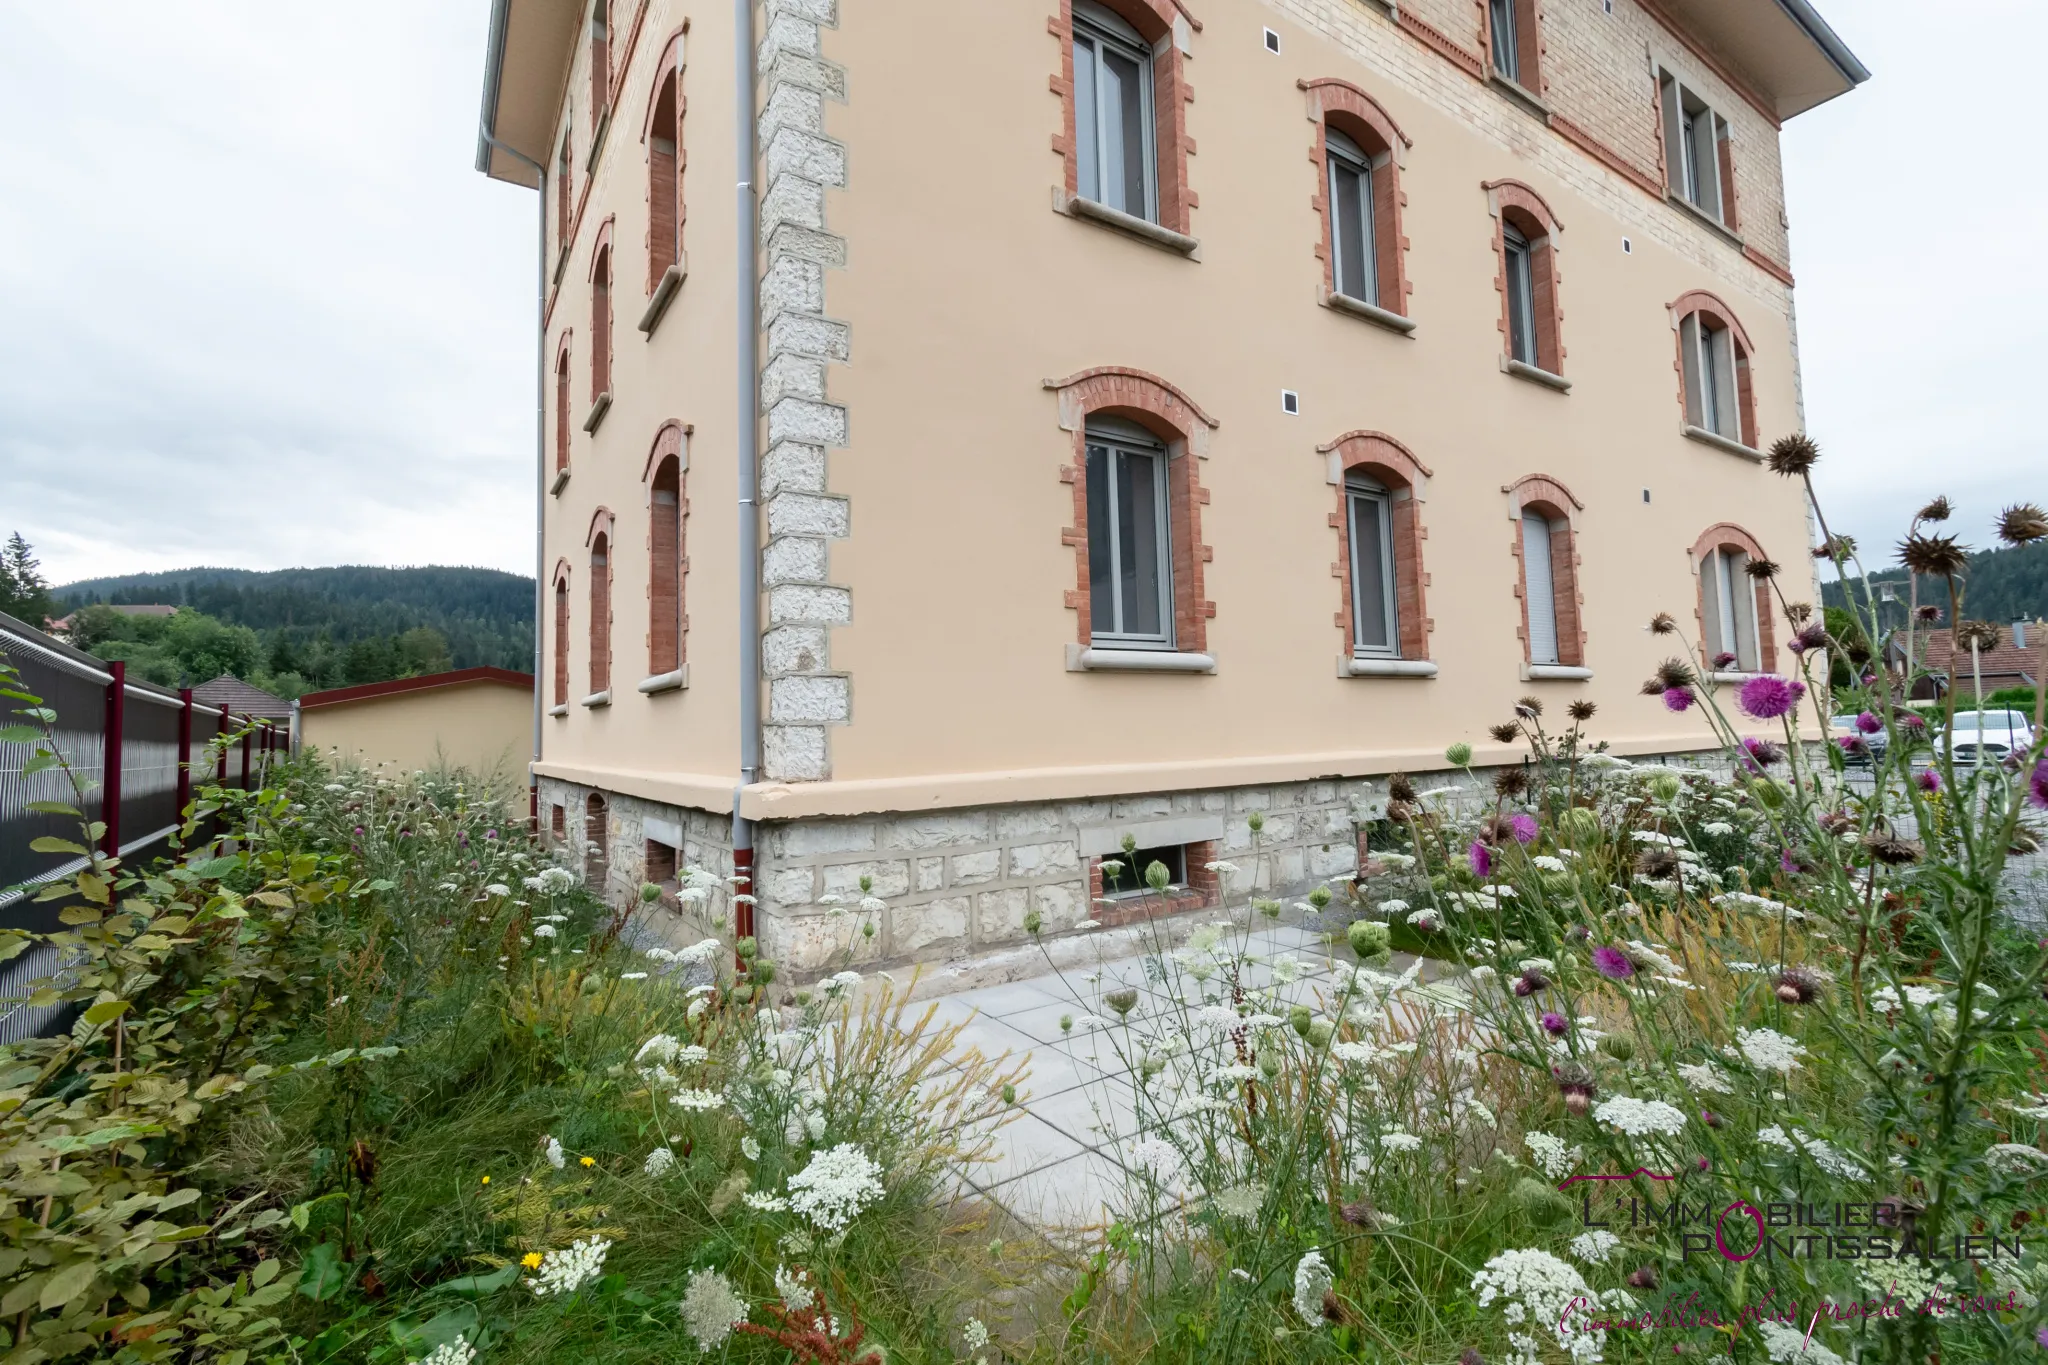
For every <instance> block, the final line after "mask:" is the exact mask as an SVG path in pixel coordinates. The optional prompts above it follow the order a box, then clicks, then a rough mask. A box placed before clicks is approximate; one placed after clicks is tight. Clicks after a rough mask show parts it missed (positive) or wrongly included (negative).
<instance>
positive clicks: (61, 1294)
mask: <svg viewBox="0 0 2048 1365" xmlns="http://www.w3.org/2000/svg"><path fill="white" fill-rule="evenodd" d="M99 1273H100V1264H99V1262H98V1261H72V1262H69V1263H68V1264H66V1265H63V1266H60V1267H58V1269H57V1273H56V1274H54V1275H52V1276H50V1278H49V1279H47V1280H45V1281H43V1292H42V1294H41V1295H40V1296H39V1297H38V1299H37V1303H38V1305H39V1306H40V1307H41V1308H42V1310H43V1311H44V1312H45V1313H47V1312H49V1311H50V1310H51V1309H53V1308H62V1307H63V1306H64V1305H65V1304H67V1303H69V1302H71V1301H72V1300H73V1299H75V1298H77V1297H78V1296H79V1295H80V1294H83V1293H84V1292H85V1291H86V1290H87V1289H90V1288H91V1287H92V1282H93V1281H94V1280H95V1279H96V1278H98V1276H99Z"/></svg>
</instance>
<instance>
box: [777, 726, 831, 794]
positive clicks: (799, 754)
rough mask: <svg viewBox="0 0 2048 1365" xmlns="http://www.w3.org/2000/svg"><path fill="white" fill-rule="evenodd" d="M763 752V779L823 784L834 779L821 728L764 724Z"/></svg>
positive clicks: (823, 732)
mask: <svg viewBox="0 0 2048 1365" xmlns="http://www.w3.org/2000/svg"><path fill="white" fill-rule="evenodd" d="M761 751H762V752H761V763H762V776H763V777H765V778H767V779H768V780H769V781H771V782H823V781H824V780H825V779H826V778H828V777H830V776H832V760H831V756H830V754H829V753H828V752H827V750H826V747H825V731H824V730H823V729H822V728H819V727H815V726H806V725H764V726H762V727H761Z"/></svg>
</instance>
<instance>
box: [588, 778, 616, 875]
mask: <svg viewBox="0 0 2048 1365" xmlns="http://www.w3.org/2000/svg"><path fill="white" fill-rule="evenodd" d="M606 824H607V821H606V819H605V807H604V797H603V795H602V794H600V793H598V792H592V793H591V794H590V795H589V796H587V797H585V798H584V801H583V880H584V881H585V882H587V883H588V884H589V885H591V886H594V887H597V888H598V889H599V891H600V892H602V890H603V889H604V880H605V872H606V870H607V867H608V865H609V863H610V861H611V848H610V842H611V841H610V838H609V837H608V836H609V831H608V830H607V829H606Z"/></svg>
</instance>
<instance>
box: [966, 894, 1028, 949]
mask: <svg viewBox="0 0 2048 1365" xmlns="http://www.w3.org/2000/svg"><path fill="white" fill-rule="evenodd" d="M1030 909H1031V893H1030V892H1029V891H1027V890H1026V889H1025V888H1023V887H1021V886H1011V887H1005V888H1003V889H1002V890H999V891H982V892H979V893H977V894H976V896H975V897H974V936H975V938H976V939H977V940H979V941H980V942H982V943H1000V942H1002V941H1004V940H1006V939H1013V938H1018V937H1020V936H1022V934H1023V933H1024V916H1025V914H1026V913H1027V912H1028V911H1029V910H1030Z"/></svg>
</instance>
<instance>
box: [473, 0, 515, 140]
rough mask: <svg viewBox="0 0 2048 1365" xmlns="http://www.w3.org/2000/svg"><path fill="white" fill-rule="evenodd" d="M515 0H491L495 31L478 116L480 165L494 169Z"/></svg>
mask: <svg viewBox="0 0 2048 1365" xmlns="http://www.w3.org/2000/svg"><path fill="white" fill-rule="evenodd" d="M511 18H512V0H491V32H490V37H489V38H488V39H487V40H486V43H487V46H486V48H485V52H484V107H483V112H482V113H480V114H479V115H478V116H477V134H476V168H477V169H478V170H479V171H481V172H483V173H484V174H485V175H489V174H490V173H491V139H492V138H493V137H495V136H497V131H498V90H499V86H500V84H501V83H502V82H503V81H504V78H505V33H506V30H507V29H508V28H509V27H510V26H511Z"/></svg>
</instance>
